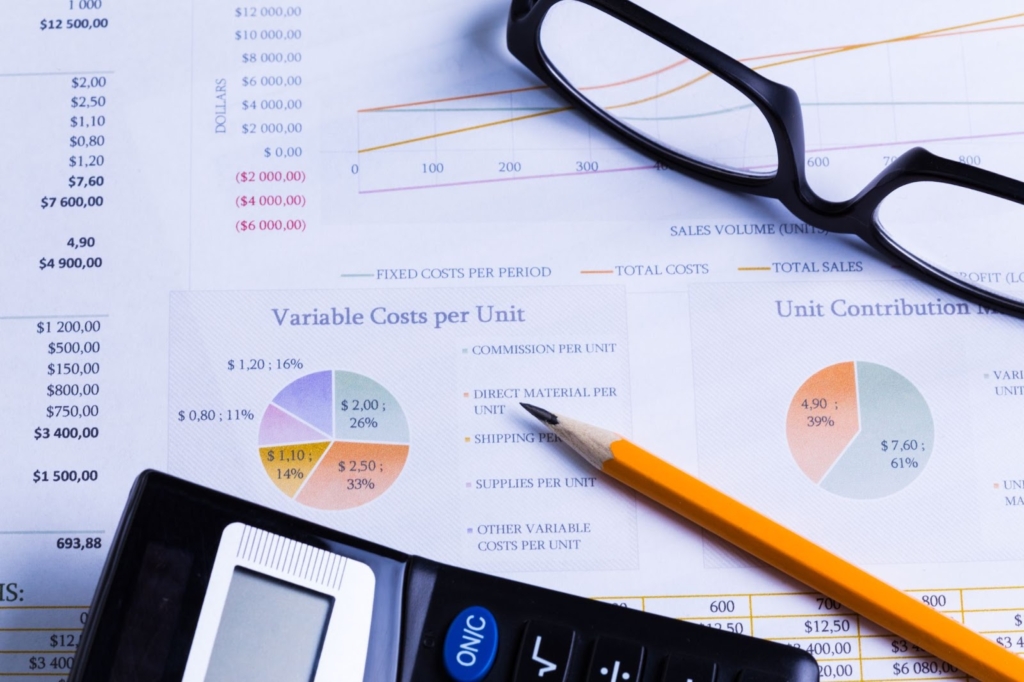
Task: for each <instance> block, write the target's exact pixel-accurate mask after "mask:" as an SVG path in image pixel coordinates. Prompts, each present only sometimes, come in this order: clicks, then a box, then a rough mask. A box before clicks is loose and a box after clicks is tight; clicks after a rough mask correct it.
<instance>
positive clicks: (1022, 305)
mask: <svg viewBox="0 0 1024 682" xmlns="http://www.w3.org/2000/svg"><path fill="white" fill-rule="evenodd" d="M562 1H563V0H512V6H511V10H510V12H509V20H508V30H507V43H508V49H509V51H510V52H511V53H512V54H513V56H515V57H516V58H517V59H518V60H519V61H520V62H522V63H523V65H525V66H526V67H527V68H528V69H530V71H532V72H533V73H534V75H536V76H537V77H538V78H540V79H541V80H542V81H544V83H545V84H546V85H548V87H550V88H551V89H552V90H554V91H555V92H557V93H558V94H559V95H561V96H562V97H563V98H564V99H566V100H567V101H569V102H571V103H572V104H573V105H574V106H575V107H576V108H577V109H579V110H580V111H582V112H583V113H584V114H585V115H586V116H587V117H588V118H589V119H590V120H591V121H593V122H594V123H596V124H598V125H599V126H601V127H602V128H603V129H604V130H606V131H607V132H608V133H610V134H612V135H613V136H614V137H616V138H617V139H618V140H620V141H621V142H623V143H625V144H627V145H629V146H630V147H632V148H633V149H636V150H637V151H639V152H641V153H643V154H645V155H647V156H649V157H651V158H652V159H654V160H655V161H657V162H658V163H660V164H662V165H664V166H666V167H668V168H671V169H672V170H675V171H678V172H680V173H683V174H684V175H687V176H689V177H691V178H694V179H696V180H701V181H703V182H706V183H708V184H710V185H713V186H715V187H718V188H720V189H724V190H729V191H742V192H746V193H748V194H754V195H757V196H762V197H768V198H772V199H776V200H778V201H780V202H781V203H782V204H783V205H784V206H785V207H786V208H787V209H788V210H789V211H790V212H791V213H793V215H795V216H797V217H798V218H800V220H803V221H804V222H806V223H808V224H810V225H814V226H815V227H819V228H821V229H824V230H827V231H829V232H837V233H843V234H854V235H857V236H858V237H860V238H861V239H862V240H864V241H865V242H866V243H867V244H869V245H870V246H872V247H874V248H875V249H877V250H879V251H881V252H882V253H886V254H889V255H890V256H892V257H894V258H896V259H897V260H898V261H900V262H901V263H903V264H905V265H907V266H908V267H909V268H910V270H911V271H912V272H914V273H916V274H918V275H919V276H920V277H921V278H922V279H924V280H925V281H927V282H928V283H930V284H933V285H935V286H937V287H939V288H941V289H943V290H945V291H948V292H950V293H953V294H955V295H957V296H961V297H963V298H965V299H967V300H970V301H973V302H974V303H978V304H980V305H982V306H985V307H987V308H990V309H993V310H997V311H999V312H1002V313H1007V314H1010V315H1014V316H1016V317H1024V302H1021V301H1015V300H1013V299H1011V298H1008V297H1005V296H1001V295H999V294H997V293H994V292H992V291H989V290H987V289H984V288H981V287H978V286H976V285H974V284H972V283H970V282H967V281H964V280H961V279H958V278H956V277H954V276H952V275H950V274H948V273H946V272H944V271H943V270H941V269H939V268H938V267H936V266H934V265H932V264H930V263H927V262H925V261H923V260H921V259H920V258H918V257H916V256H915V255H914V254H912V253H910V252H909V251H907V250H906V249H904V248H903V247H901V246H900V245H899V244H898V243H896V242H895V241H893V240H892V239H891V238H890V237H889V236H888V235H887V234H886V232H885V229H884V227H883V226H882V225H881V223H880V222H879V221H878V219H877V211H878V207H879V205H880V204H881V203H882V201H883V200H884V199H885V198H886V197H887V196H888V195H889V194H891V193H892V192H893V191H895V190H896V189H898V188H900V187H903V186H904V185H908V184H911V183H914V182H922V181H929V182H941V183H946V184H949V185H956V186H958V187H963V188H966V189H970V190H974V191H977V192H982V193H984V194H989V195H991V196H995V197H999V198H1001V199H1006V200H1009V201H1013V202H1016V203H1019V204H1024V182H1020V181H1018V180H1014V179H1013V178H1008V177H1006V176H1004V175H999V174H998V173H993V172H991V171H987V170H984V169H982V168H978V167H975V166H969V165H967V164H964V163H960V162H958V161H953V160H950V159H945V158H943V157H940V156H936V155H935V154H932V153H931V152H929V151H927V150H926V149H922V148H921V147H915V148H913V149H910V150H909V151H906V152H904V153H903V154H901V155H900V156H899V157H898V158H897V159H896V160H895V161H893V162H892V163H890V164H889V165H888V166H886V167H885V169H884V170H883V171H882V172H881V173H879V174H878V175H877V176H875V178H874V179H873V180H871V182H870V183H868V185H867V187H865V188H864V189H863V190H862V191H861V192H860V193H859V194H857V196H855V197H853V198H852V199H849V200H847V201H840V202H833V201H828V200H826V199H823V198H822V197H820V196H818V195H817V194H816V193H815V192H814V191H813V190H812V189H811V187H810V185H809V184H808V183H807V177H806V174H805V169H804V152H805V148H804V125H803V115H802V113H801V107H800V100H799V98H798V97H797V94H796V92H795V91H793V90H792V89H791V88H789V87H787V86H785V85H782V84H780V83H776V82H774V81H771V80H768V79H767V78H765V77H764V76H762V75H761V74H759V73H757V72H756V71H754V70H753V69H751V68H749V67H747V66H745V65H744V64H742V63H740V62H739V61H737V60H735V59H733V58H732V57H730V56H729V55H727V54H725V53H723V52H720V51H719V50H716V49H715V48H713V47H711V46H710V45H708V44H707V43H705V42H703V41H701V40H699V39H698V38H695V37H694V36H692V35H690V34H689V33H687V32H685V31H683V30H682V29H680V28H678V27H677V26H675V25H673V24H670V23H669V22H667V21H665V20H664V19H662V18H660V17H658V16H657V15H655V14H652V13H651V12H648V11H647V10H645V9H644V8H642V7H640V6H639V5H636V4H634V3H632V2H630V1H629V0H571V1H575V2H582V3H584V4H587V5H590V6H591V7H594V8H595V9H597V10H600V11H602V12H604V13H605V14H607V15H609V16H611V17H613V18H615V19H618V20H619V21H621V22H623V23H624V24H626V25H628V26H630V27H632V28H633V29H635V30H637V31H640V32H641V33H643V34H645V35H647V36H648V37H650V38H652V39H654V40H656V41H658V42H660V43H662V44H663V45H665V46H666V47H668V48H670V49H672V50H674V51H676V52H678V53H679V54H680V55H681V56H683V57H686V58H688V59H690V60H691V61H693V62H694V63H696V64H697V65H699V66H701V67H703V68H704V69H706V70H707V71H709V72H710V73H712V74H714V75H715V76H717V77H718V78H721V79H722V80H724V81H725V82H726V83H728V84H730V85H732V86H733V87H734V88H736V89H737V90H739V91H740V92H741V93H743V94H744V95H746V97H747V98H748V99H749V100H750V101H751V102H752V103H753V104H754V105H755V106H756V107H757V108H758V109H759V110H760V111H761V113H762V115H764V117H765V119H766V120H767V121H768V125H769V126H770V127H771V131H772V134H773V135H774V137H775V146H776V150H777V155H778V169H777V171H776V173H775V175H764V176H758V175H744V174H742V173H738V172H732V171H729V170H727V169H723V168H719V167H716V166H711V165H709V164H706V163H703V162H701V161H700V160H698V159H694V158H690V157H687V156H684V155H682V154H680V153H678V152H677V151H675V150H673V149H671V148H669V147H666V146H664V145H662V144H660V143H659V142H658V141H656V140H654V139H651V138H649V137H647V136H645V135H643V134H642V133H639V132H637V131H636V130H634V129H633V128H631V127H629V126H628V125H626V124H625V123H623V122H621V121H619V120H618V119H616V118H615V117H614V116H612V115H611V114H609V113H608V112H607V111H605V110H604V109H602V108H600V107H599V106H597V105H595V104H594V103H592V102H591V101H590V100H589V99H587V97H586V96H584V95H583V94H581V93H580V92H579V91H578V90H576V89H575V88H574V87H573V86H572V84H571V83H569V81H568V80H567V79H566V78H565V77H564V76H563V75H562V74H561V73H560V72H559V71H558V69H557V68H556V67H555V66H554V65H553V64H552V63H551V62H550V61H549V60H548V58H547V56H546V55H545V54H544V50H543V47H542V45H541V36H540V33H541V26H542V24H543V23H544V18H545V16H546V15H547V13H548V11H549V10H550V9H551V8H552V7H553V6H554V5H555V4H556V3H558V2H562ZM1022 229H1024V226H1022ZM1022 255H1024V254H1022Z"/></svg>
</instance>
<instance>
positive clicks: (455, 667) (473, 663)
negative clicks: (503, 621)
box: [444, 606, 498, 682]
mask: <svg viewBox="0 0 1024 682" xmlns="http://www.w3.org/2000/svg"><path fill="white" fill-rule="evenodd" d="M497 653H498V624H497V622H496V621H495V620H494V615H493V614H492V613H491V612H490V611H488V610H487V609H485V608H484V607H482V606H470V607H469V608H468V609H464V610H463V611H462V612H460V613H459V615H457V616H455V620H453V621H452V623H451V625H449V626H448V634H447V635H445V638H444V668H445V670H447V671H448V676H449V677H451V678H452V679H453V680H455V682H480V680H482V679H484V677H486V676H487V673H489V672H490V671H491V666H493V665H494V659H495V657H496V656H497Z"/></svg>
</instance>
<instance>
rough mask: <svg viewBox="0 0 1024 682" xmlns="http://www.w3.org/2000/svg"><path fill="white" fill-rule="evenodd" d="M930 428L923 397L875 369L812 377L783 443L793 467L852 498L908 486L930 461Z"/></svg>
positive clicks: (793, 408)
mask: <svg viewBox="0 0 1024 682" xmlns="http://www.w3.org/2000/svg"><path fill="white" fill-rule="evenodd" d="M933 432H934V424H933V422H932V414H931V411H930V410H929V409H928V404H927V403H926V402H925V399H924V397H923V396H922V395H921V392H920V391H918V390H917V388H916V387H915V386H914V385H913V384H912V383H911V382H910V381H909V380H908V379H907V378H906V377H904V376H903V375H901V374H899V373H897V372H895V371H893V370H891V369H889V368H888V367H885V366H883V365H878V364H875V363H872V362H859V361H858V362H841V363H838V364H835V365H830V366H829V367H826V368H824V369H822V370H819V371H818V372H815V373H814V374H813V375H811V377H810V378H809V379H807V381H805V382H804V383H803V385H801V386H800V388H799V389H798V390H797V392H796V395H794V396H793V400H792V402H791V403H790V405H789V413H788V416H787V418H786V437H787V440H788V441H789V449H790V452H792V454H793V459H794V460H796V463H797V465H798V466H799V467H800V469H801V470H803V472H804V473H805V474H806V475H807V477H808V478H809V479H811V480H812V481H814V482H815V483H817V484H818V485H820V486H821V487H822V488H824V489H825V490H828V491H830V492H833V493H836V494H837V495H842V496H844V497H853V498H861V499H864V498H876V497H885V496H886V495H891V494H893V493H895V492H897V491H899V490H902V489H903V488H905V487H906V486H908V485H909V484H910V483H911V482H912V481H913V480H914V479H915V478H917V477H918V475H919V474H920V473H921V471H922V470H923V469H924V466H925V464H927V462H928V458H929V456H930V455H931V449H932V435H933Z"/></svg>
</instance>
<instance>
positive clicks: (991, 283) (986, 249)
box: [876, 182, 1024, 302]
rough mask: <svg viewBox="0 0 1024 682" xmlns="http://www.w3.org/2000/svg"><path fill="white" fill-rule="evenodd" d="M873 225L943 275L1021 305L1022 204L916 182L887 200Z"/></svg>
mask: <svg viewBox="0 0 1024 682" xmlns="http://www.w3.org/2000/svg"><path fill="white" fill-rule="evenodd" d="M876 220H877V222H878V224H879V226H880V227H881V230H882V232H883V233H884V235H885V236H886V237H887V238H888V239H889V240H890V241H892V242H893V243H894V244H896V245H897V246H899V247H900V248H902V249H903V250H905V251H907V252H908V253H912V254H914V256H916V257H917V258H919V259H920V260H922V261H924V262H926V263H928V264H929V265H931V266H933V267H935V268H937V269H939V270H941V271H943V272H944V273H946V274H947V275H949V276H951V277H953V278H955V279H958V280H961V281H964V282H968V283H970V284H973V285H975V286H977V287H980V288H982V289H986V290H988V291H990V292H992V293H994V294H999V295H1001V296H1005V297H1007V298H1010V299H1012V300H1015V301H1018V302H1024V282H1022V281H1021V280H1022V279H1024V272H1022V271H1021V270H1022V268H1021V267H1020V254H1021V253H1024V206H1022V205H1021V204H1018V203H1015V202H1012V201H1006V200H1004V199H1000V198H999V197H994V196H992V195H989V194H985V193H983V192H976V191H974V190H970V189H964V188H963V187H958V186H956V185H948V184H945V183H940V182H915V183H912V184H909V185H904V186H903V187H900V188H899V189H897V190H896V191H894V192H892V193H891V194H889V196H887V197H886V198H885V199H884V200H883V201H882V203H881V204H880V205H879V207H878V211H877V213H876ZM1015 268H1016V271H1015Z"/></svg>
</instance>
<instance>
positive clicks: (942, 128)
mask: <svg viewBox="0 0 1024 682" xmlns="http://www.w3.org/2000/svg"><path fill="white" fill-rule="evenodd" d="M929 20H932V21H935V22H936V23H938V20H937V19H931V18H930V17H929V16H928V15H927V14H925V15H923V16H921V17H919V19H918V24H919V28H918V29H917V30H906V29H905V28H904V30H903V31H899V32H894V33H893V34H892V35H890V36H883V37H877V36H871V37H870V39H864V38H861V37H860V36H857V35H856V34H853V33H852V31H851V35H849V36H843V37H846V38H848V40H846V41H830V42H824V41H823V42H822V44H821V45H820V46H814V45H813V44H812V45H810V46H807V44H806V43H807V41H803V42H804V43H805V44H804V45H803V46H794V47H799V48H800V49H774V50H772V49H769V50H764V51H762V52H760V53H753V54H749V53H748V54H739V55H736V56H737V58H738V59H739V61H741V62H743V63H745V64H747V65H748V66H750V67H751V68H753V69H755V70H757V71H759V72H761V73H763V74H764V75H765V76H767V77H769V78H772V79H773V80H776V81H778V82H782V83H785V84H786V85H789V86H790V87H792V88H794V89H795V90H796V91H797V93H798V94H799V96H800V99H801V103H802V106H803V113H804V125H805V141H806V150H807V156H808V158H807V173H808V179H809V181H810V182H811V185H812V187H814V188H815V190H816V191H818V192H819V193H820V194H822V195H823V196H825V197H826V198H829V199H843V198H846V197H849V196H852V195H853V194H855V193H856V192H857V191H859V190H860V189H861V188H862V187H863V186H864V185H865V184H866V183H867V182H868V181H870V179H871V178H872V177H874V176H875V175H877V173H878V172H880V171H881V170H882V169H883V168H884V166H885V165H886V164H888V163H891V161H892V160H893V159H894V158H896V157H897V156H898V155H899V154H900V153H902V152H904V151H906V150H908V149H910V148H911V147H913V146H917V145H927V146H928V147H929V149H931V150H932V151H934V152H936V153H938V154H942V155H944V156H947V157H951V158H954V159H959V160H962V161H964V162H967V163H971V164H973V165H981V166H983V167H987V168H990V169H992V170H995V171H996V172H1001V173H1006V174H1010V175H1014V174H1018V175H1024V162H1022V161H1021V160H1020V159H1021V158H1022V157H1024V155H1022V154H1020V153H1019V152H1018V151H1016V150H1022V145H1021V142H1022V141H1024V83H1022V82H1019V81H1020V79H1012V78H1005V77H1001V76H1000V72H1001V71H1002V70H1001V69H1000V68H999V67H1000V66H1001V65H1005V64H1013V63H1020V62H1021V61H1022V60H1024V40H1021V37H1022V34H1024V32H1022V31H1021V29H1022V28H1024V12H1016V13H1005V12H1004V13H999V14H992V15H989V16H980V17H975V18H971V19H970V20H969V21H956V22H949V23H946V24H941V23H940V24H939V25H932V26H928V25H927V23H928V22H929ZM921 24H924V25H921ZM833 37H834V36H833ZM644 66H645V67H649V65H644ZM851 74H853V75H851ZM706 76H707V74H706V72H705V71H703V70H702V69H700V68H699V67H698V66H697V65H695V64H694V63H692V62H691V61H690V60H688V59H685V58H679V59H675V60H673V61H671V62H668V63H662V64H660V65H657V66H656V67H654V68H643V69H637V70H635V71H634V73H632V74H629V75H628V76H623V77H621V78H614V79H609V80H607V81H605V82H595V83H588V84H586V85H584V86H582V87H580V90H581V91H582V92H583V93H584V94H585V95H587V96H588V97H591V96H593V97H595V98H596V97H597V96H598V95H597V94H596V93H597V91H601V96H602V97H611V98H617V99H604V100H602V102H603V103H604V106H606V108H609V109H615V110H616V111H615V113H616V114H617V115H619V116H621V118H623V119H624V120H626V121H628V122H629V123H630V124H631V125H643V124H644V123H645V122H646V123H650V124H651V125H661V124H664V123H665V122H669V121H678V120H682V119H685V118H698V117H703V118H707V119H709V120H715V119H716V118H720V117H724V116H727V115H729V114H735V113H736V112H738V111H743V110H745V109H753V105H752V104H750V103H746V102H744V103H739V104H732V105H730V106H723V107H718V108H716V107H709V108H707V109H704V110H699V111H673V110H672V106H673V101H674V100H673V98H678V97H679V96H680V95H682V96H684V97H685V96H686V93H687V91H688V89H689V88H692V87H693V86H694V84H696V83H700V82H701V81H702V80H703V79H704V78H706ZM653 81H659V83H660V87H659V89H658V90H657V91H656V92H654V93H653V94H652V93H650V92H647V93H644V94H641V95H637V92H638V88H639V87H642V86H643V85H644V84H645V83H650V82H653ZM438 95H439V96H437V97H430V96H429V95H428V96H426V97H422V96H421V97H418V98H410V99H408V100H404V101H403V100H402V99H400V98H396V100H392V102H386V101H385V103H383V104H377V105H373V106H367V107H363V108H359V109H357V110H356V111H355V118H356V121H357V125H356V130H357V131H358V133H357V140H356V144H355V145H354V146H355V149H354V150H353V151H354V156H351V157H347V158H352V159H353V161H354V163H353V164H352V165H351V168H352V174H353V176H355V177H353V178H352V180H351V181H350V184H349V186H350V187H351V186H352V183H355V188H354V189H355V191H356V193H357V194H358V195H366V196H370V195H382V194H392V195H393V194H395V193H408V192H416V193H417V194H419V192H418V190H424V189H435V190H445V191H449V192H455V191H460V190H459V189H457V188H462V190H461V191H467V190H468V189H469V188H474V187H476V188H479V190H483V188H486V187H493V188H494V189H493V190H487V193H488V194H487V195H488V196H492V197H494V196H501V194H500V193H499V194H495V192H504V190H499V189H498V188H499V187H502V186H510V187H511V186H516V187H522V188H523V189H522V190H516V192H517V193H516V194H515V195H516V196H524V195H523V194H522V193H523V192H528V191H538V190H537V189H533V190H527V189H526V188H528V187H532V188H538V187H539V186H546V184H550V182H558V183H560V184H558V187H564V184H562V183H565V182H583V183H584V184H583V185H581V186H580V187H581V190H582V187H584V186H586V185H587V184H589V183H587V182H585V181H582V180H578V179H579V178H585V177H588V176H589V177H592V178H594V180H595V181H597V179H598V178H607V179H608V180H606V181H601V186H602V187H608V186H609V185H608V184H607V183H608V182H618V181H613V180H612V178H626V177H632V176H637V177H638V178H639V177H647V176H648V174H658V175H659V176H661V177H662V178H664V177H668V176H674V175H675V174H671V173H667V174H665V173H660V172H659V171H661V170H663V169H661V168H659V167H658V166H657V165H656V164H653V163H651V161H650V160H649V159H647V158H645V157H643V156H642V155H640V154H637V153H635V152H633V151H632V150H629V149H627V148H625V147H623V146H622V145H620V144H618V143H617V142H615V141H613V140H612V139H611V138H609V137H608V136H606V135H605V134H604V133H603V132H601V131H598V130H596V129H594V128H592V127H591V126H590V125H589V124H588V123H587V122H585V121H584V120H583V119H582V117H581V116H580V115H579V114H578V113H576V112H574V111H572V109H571V107H568V106H566V104H565V103H564V102H563V101H562V100H561V99H560V98H558V97H557V96H556V95H554V94H553V93H552V92H551V91H550V90H549V89H548V88H547V87H546V86H544V85H537V84H522V85H519V86H515V85H513V86H512V87H504V88H496V89H493V90H486V89H479V90H476V91H472V90H470V91H467V92H465V93H463V94H460V93H458V92H452V91H451V90H449V91H448V92H444V88H441V89H439V90H438ZM655 101H656V102H657V105H658V108H657V110H653V109H649V108H645V107H649V105H650V103H651V102H655ZM743 167H746V168H754V169H757V168H768V169H770V167H771V163H770V162H756V161H755V160H748V161H747V162H746V163H745V164H744V165H743ZM345 168H346V169H347V168H348V166H346V167H345ZM652 177H653V176H652ZM574 178H575V179H576V180H574ZM622 182H626V181H625V180H623V181H622ZM657 182H664V181H663V180H658V181H657ZM538 183H540V184H539V185H538ZM629 183H630V186H633V184H635V183H633V182H632V181H629ZM539 191H550V190H547V189H540V190H539ZM570 191H572V192H574V191H575V190H570Z"/></svg>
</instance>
